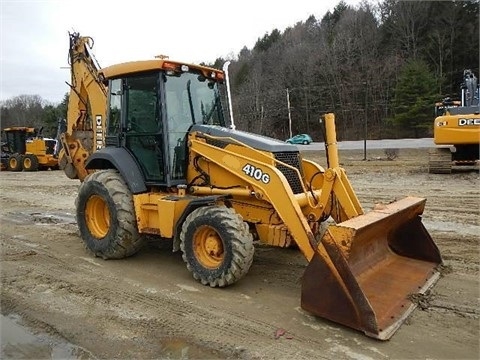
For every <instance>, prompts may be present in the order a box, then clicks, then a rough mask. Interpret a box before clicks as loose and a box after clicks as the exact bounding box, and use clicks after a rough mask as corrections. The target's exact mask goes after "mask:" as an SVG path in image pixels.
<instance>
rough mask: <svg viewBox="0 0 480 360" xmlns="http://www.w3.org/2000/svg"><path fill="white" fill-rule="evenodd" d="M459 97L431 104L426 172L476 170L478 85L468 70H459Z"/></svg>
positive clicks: (479, 139)
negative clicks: (432, 145)
mask: <svg viewBox="0 0 480 360" xmlns="http://www.w3.org/2000/svg"><path fill="white" fill-rule="evenodd" d="M461 90H462V91H461V100H460V101H459V100H453V99H451V98H449V97H447V98H445V99H444V100H443V101H441V102H438V103H436V104H435V116H436V117H435V122H434V124H433V141H434V143H435V145H436V147H435V148H432V149H430V150H429V159H428V171H429V173H431V174H450V173H452V172H453V171H459V170H476V171H478V170H479V168H480V167H479V159H480V157H479V153H480V101H479V99H480V85H479V84H478V79H477V77H476V76H475V74H474V73H473V71H472V70H470V69H467V70H464V71H463V82H462V86H461Z"/></svg>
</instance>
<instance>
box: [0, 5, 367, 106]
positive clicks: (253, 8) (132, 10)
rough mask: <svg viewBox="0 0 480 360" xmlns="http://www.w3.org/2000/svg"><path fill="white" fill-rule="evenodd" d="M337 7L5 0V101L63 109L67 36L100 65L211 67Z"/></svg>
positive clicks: (0, 86) (1, 87)
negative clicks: (33, 100)
mask: <svg viewBox="0 0 480 360" xmlns="http://www.w3.org/2000/svg"><path fill="white" fill-rule="evenodd" d="M339 1H340V0H338V1H320V0H293V1H286V0H282V1H274V0H263V1H262V0H242V1H225V0H223V1H221V0H203V1H202V0H183V1H182V0H171V1H164V0H163V1H162V0H148V1H147V0H133V1H120V0H117V1H111V0H96V1H92V0H78V1H71V0H0V3H1V9H0V10H1V14H0V15H1V19H0V22H1V29H0V30H1V32H0V34H1V39H0V46H1V52H0V59H1V62H0V64H1V68H0V100H6V99H9V98H12V97H14V96H18V95H23V94H27V95H40V96H41V97H42V98H43V99H45V100H47V101H49V102H52V103H59V102H60V101H61V100H62V99H63V96H64V94H65V93H66V92H68V86H67V85H66V84H65V82H66V81H69V79H70V73H69V70H68V69H65V67H67V66H68V63H67V54H68V42H69V40H68V33H69V31H70V32H72V31H76V32H79V33H80V34H81V35H84V36H91V37H92V38H93V39H94V41H95V43H94V47H93V54H94V56H95V57H96V59H97V60H98V62H99V63H100V66H101V67H106V66H109V65H112V64H115V63H119V62H124V61H131V60H144V59H151V58H153V57H154V56H155V55H159V54H164V55H168V56H169V57H170V58H171V59H175V60H180V61H186V62H192V63H198V62H202V61H205V62H210V61H211V62H213V61H214V60H215V59H217V58H218V57H223V58H232V57H233V56H236V55H238V53H239V52H240V50H241V49H242V48H243V47H244V46H246V47H247V48H249V49H252V47H253V46H254V44H255V42H256V41H257V39H258V38H259V37H262V36H263V35H265V33H267V32H271V31H272V30H273V29H275V28H276V29H278V30H280V31H283V30H285V28H287V27H289V26H293V25H295V23H297V22H299V21H305V20H306V19H307V18H308V17H309V16H310V15H314V16H315V17H316V18H317V19H321V18H322V17H323V15H324V14H325V13H326V12H327V11H329V10H330V11H332V10H333V9H334V7H335V5H337V4H338V2H339ZM345 2H346V3H347V4H351V5H356V4H358V3H359V2H360V1H359V0H346V1H345Z"/></svg>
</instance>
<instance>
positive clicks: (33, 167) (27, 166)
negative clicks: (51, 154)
mask: <svg viewBox="0 0 480 360" xmlns="http://www.w3.org/2000/svg"><path fill="white" fill-rule="evenodd" d="M22 164H23V170H24V171H38V166H39V164H38V158H37V157H36V156H35V155H33V154H26V155H25V156H24V157H23V160H22Z"/></svg>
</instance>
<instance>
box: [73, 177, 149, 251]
mask: <svg viewBox="0 0 480 360" xmlns="http://www.w3.org/2000/svg"><path fill="white" fill-rule="evenodd" d="M75 203H76V208H77V224H78V227H79V229H80V234H81V236H82V240H83V241H84V243H85V245H86V246H87V248H88V249H89V250H90V251H92V252H93V253H94V254H95V256H100V257H102V258H104V259H121V258H125V257H127V256H131V255H133V254H135V253H136V252H138V250H140V248H141V247H142V246H143V242H144V241H143V240H144V238H143V237H142V236H141V235H140V234H139V233H138V228H137V221H136V218H135V208H134V205H133V196H132V193H131V192H130V190H129V189H128V186H127V184H126V183H125V181H124V180H123V178H122V177H121V175H120V174H119V173H118V171H116V170H100V171H96V172H94V173H92V174H90V175H89V176H87V177H86V178H85V181H84V182H83V183H82V184H81V186H80V189H79V191H78V196H77V199H76V201H75Z"/></svg>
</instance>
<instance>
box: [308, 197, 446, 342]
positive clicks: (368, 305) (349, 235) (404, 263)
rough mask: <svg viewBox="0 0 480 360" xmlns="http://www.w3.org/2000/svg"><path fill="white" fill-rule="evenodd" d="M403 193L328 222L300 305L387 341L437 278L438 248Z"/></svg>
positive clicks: (420, 202)
mask: <svg viewBox="0 0 480 360" xmlns="http://www.w3.org/2000/svg"><path fill="white" fill-rule="evenodd" d="M425 201H426V200H425V199H421V198H414V197H407V198H405V199H402V200H400V201H396V202H394V203H391V204H388V205H385V206H383V207H382V208H380V209H375V210H373V211H371V212H369V213H367V214H365V215H360V216H358V217H355V218H353V219H350V220H348V221H344V222H342V223H339V224H335V225H330V226H329V228H328V230H327V231H326V233H325V235H324V236H323V238H322V241H321V245H319V248H318V249H317V251H316V252H315V255H314V256H313V258H312V259H311V261H310V263H309V265H308V266H307V269H306V270H305V274H304V276H303V279H302V297H301V303H302V308H303V309H305V310H307V311H308V312H310V313H312V314H314V315H317V316H320V317H323V318H326V319H328V320H331V321H334V322H337V323H340V324H343V325H346V326H348V327H351V328H354V329H357V330H361V331H363V332H364V333H365V334H366V335H367V336H370V337H374V338H377V339H380V340H388V339H389V338H390V337H391V336H392V335H393V334H394V333H395V331H396V330H397V329H398V328H399V327H400V326H401V325H402V323H403V322H404V321H405V320H406V318H407V317H408V315H409V314H410V313H411V312H412V311H413V310H414V309H415V308H416V304H415V303H414V302H413V301H412V300H411V296H412V295H413V294H423V293H425V292H426V291H427V290H428V289H429V288H431V287H432V286H433V285H434V284H435V282H436V281H437V280H438V278H439V276H440V275H439V272H438V271H437V266H438V265H440V264H441V263H442V259H441V256H440V252H439V251H438V248H437V246H436V245H435V243H434V242H433V240H432V238H431V237H430V234H429V233H428V231H427V230H426V229H425V227H424V226H423V224H422V222H421V217H420V215H421V214H422V213H423V209H424V207H425Z"/></svg>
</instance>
